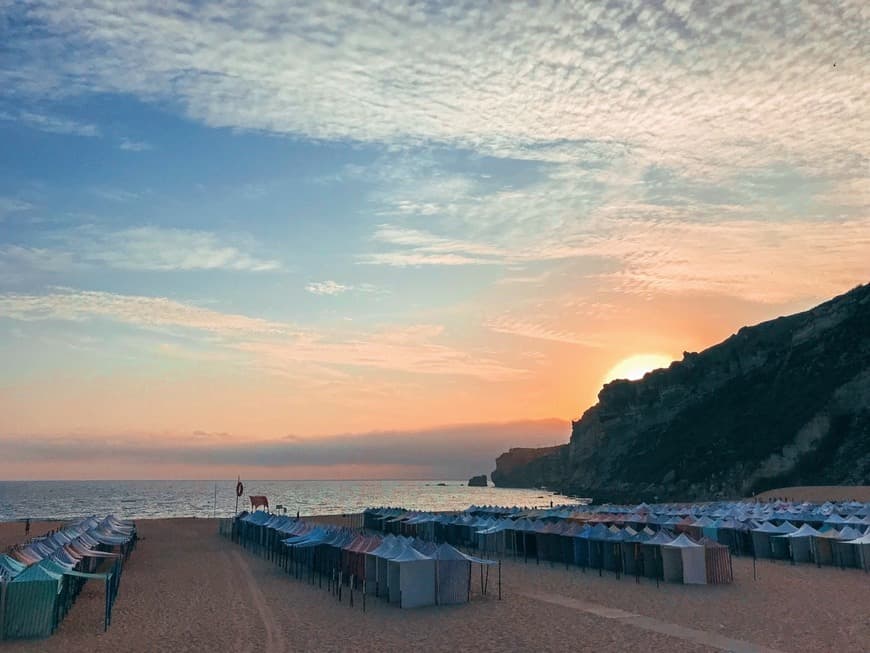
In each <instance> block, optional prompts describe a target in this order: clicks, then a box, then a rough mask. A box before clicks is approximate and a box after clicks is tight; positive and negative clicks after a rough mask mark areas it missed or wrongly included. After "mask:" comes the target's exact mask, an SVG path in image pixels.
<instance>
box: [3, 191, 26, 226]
mask: <svg viewBox="0 0 870 653" xmlns="http://www.w3.org/2000/svg"><path fill="white" fill-rule="evenodd" d="M32 208H33V205H32V204H31V203H30V202H25V201H24V200H20V199H17V198H15V197H2V196H0V221H2V220H3V219H5V218H6V217H7V216H10V215H12V214H14V213H22V212H24V211H29V210H30V209H32Z"/></svg>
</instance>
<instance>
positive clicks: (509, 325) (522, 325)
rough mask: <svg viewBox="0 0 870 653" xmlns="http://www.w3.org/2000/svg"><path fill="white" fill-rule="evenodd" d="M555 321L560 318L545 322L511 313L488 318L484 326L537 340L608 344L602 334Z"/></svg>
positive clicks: (589, 345)
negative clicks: (581, 331) (557, 323)
mask: <svg viewBox="0 0 870 653" xmlns="http://www.w3.org/2000/svg"><path fill="white" fill-rule="evenodd" d="M555 322H558V320H554V321H553V322H545V321H543V320H540V319H538V320H534V319H520V318H513V317H510V316H509V315H501V316H498V317H494V318H491V319H489V320H487V321H486V322H485V323H484V326H485V327H486V328H487V329H489V330H490V331H495V332H496V333H504V334H507V335H512V336H521V337H523V338H533V339H537V340H551V341H553V342H563V343H568V344H572V345H581V346H583V347H604V346H605V345H606V344H607V343H606V340H605V339H604V338H602V336H601V334H596V333H587V334H582V333H575V332H572V331H568V330H565V329H564V328H560V327H558V326H556V324H554V323H555Z"/></svg>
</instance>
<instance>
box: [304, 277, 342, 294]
mask: <svg viewBox="0 0 870 653" xmlns="http://www.w3.org/2000/svg"><path fill="white" fill-rule="evenodd" d="M352 288H353V286H346V285H344V284H342V283H338V282H337V281H332V280H327V281H312V282H311V283H309V284H308V285H306V286H305V290H307V291H308V292H310V293H311V294H312V295H341V294H342V293H346V292H347V291H348V290H351V289H352Z"/></svg>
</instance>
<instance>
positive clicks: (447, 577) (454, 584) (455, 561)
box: [432, 542, 471, 605]
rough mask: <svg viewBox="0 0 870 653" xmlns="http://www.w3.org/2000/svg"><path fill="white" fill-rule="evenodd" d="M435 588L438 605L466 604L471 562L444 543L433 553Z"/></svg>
mask: <svg viewBox="0 0 870 653" xmlns="http://www.w3.org/2000/svg"><path fill="white" fill-rule="evenodd" d="M432 557H433V558H434V559H435V586H436V592H437V595H436V600H437V602H438V605H450V604H455V603H466V602H467V601H468V595H469V588H470V587H471V561H470V560H469V559H468V556H466V555H465V554H464V553H462V552H461V551H458V550H457V549H455V548H453V547H452V546H450V545H449V544H447V543H446V542H445V543H444V544H441V545H440V546H439V547H438V548H437V549H435V553H433V554H432Z"/></svg>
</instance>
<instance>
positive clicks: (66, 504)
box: [0, 479, 576, 521]
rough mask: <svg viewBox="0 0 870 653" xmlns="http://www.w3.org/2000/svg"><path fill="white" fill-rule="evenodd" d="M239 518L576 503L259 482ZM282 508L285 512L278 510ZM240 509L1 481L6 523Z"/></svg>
mask: <svg viewBox="0 0 870 653" xmlns="http://www.w3.org/2000/svg"><path fill="white" fill-rule="evenodd" d="M242 482H243V484H244V493H243V496H242V497H241V498H240V499H239V500H238V507H239V510H241V509H243V508H246V507H250V503H249V500H248V496H249V495H253V494H263V495H266V497H268V499H269V503H270V506H271V508H272V511H273V512H281V513H283V512H284V511H285V510H286V513H287V514H288V515H295V514H296V512H297V511H298V512H299V513H300V514H302V515H326V514H342V513H354V512H360V511H362V510H363V509H365V508H367V507H372V506H401V507H403V508H409V509H414V510H429V511H436V510H438V511H448V510H464V509H465V508H468V507H469V506H470V505H472V504H474V505H486V504H489V505H499V506H528V507H534V506H536V507H549V506H550V502H551V501H552V502H553V503H554V504H555V505H559V504H562V503H576V500H573V499H569V498H568V497H564V496H561V495H558V494H554V493H552V492H548V491H546V490H516V489H507V488H496V487H491V486H490V487H486V488H482V487H468V486H467V485H466V484H465V483H463V482H460V481H255V480H247V479H242ZM278 506H282V508H281V509H278ZM235 509H236V481H235V480H222V481H0V521H9V520H18V519H27V518H30V519H59V520H63V519H72V518H75V517H81V516H84V515H92V514H96V515H106V514H114V515H117V516H118V517H120V518H123V519H142V518H159V517H212V516H215V517H227V516H230V515H232V514H233V513H234V510H235Z"/></svg>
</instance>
